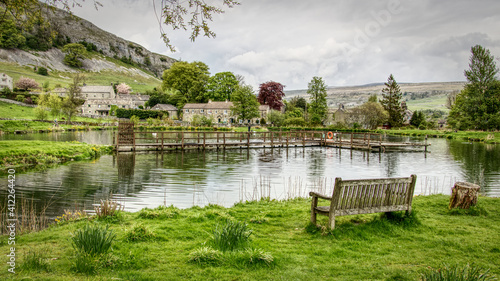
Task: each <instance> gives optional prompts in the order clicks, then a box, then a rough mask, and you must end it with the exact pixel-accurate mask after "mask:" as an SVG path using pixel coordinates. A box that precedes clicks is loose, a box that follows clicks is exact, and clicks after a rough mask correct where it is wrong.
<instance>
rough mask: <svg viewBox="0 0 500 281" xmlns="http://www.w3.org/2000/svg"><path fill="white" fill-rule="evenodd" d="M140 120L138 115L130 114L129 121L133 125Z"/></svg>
mask: <svg viewBox="0 0 500 281" xmlns="http://www.w3.org/2000/svg"><path fill="white" fill-rule="evenodd" d="M140 120H141V119H140V118H139V117H137V116H135V115H134V116H132V117H130V121H131V122H132V123H134V124H135V125H137V123H139V121H140Z"/></svg>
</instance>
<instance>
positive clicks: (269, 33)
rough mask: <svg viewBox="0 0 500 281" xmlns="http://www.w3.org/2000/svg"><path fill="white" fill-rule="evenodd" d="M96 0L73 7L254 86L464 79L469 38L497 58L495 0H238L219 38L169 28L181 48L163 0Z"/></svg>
mask: <svg viewBox="0 0 500 281" xmlns="http://www.w3.org/2000/svg"><path fill="white" fill-rule="evenodd" d="M100 2H101V3H102V4H103V7H101V8H99V10H98V11H96V10H95V9H94V8H93V5H92V4H91V3H90V2H89V0H87V1H86V2H84V5H83V7H82V8H75V9H74V10H73V11H74V13H75V14H76V15H78V16H80V17H82V18H85V19H87V20H89V21H91V22H93V23H94V24H95V25H97V26H98V27H100V28H102V29H104V30H106V31H109V32H112V33H114V34H116V35H118V36H120V37H122V38H124V39H127V40H130V41H134V42H136V43H138V44H141V45H142V46H144V47H146V48H148V49H149V50H151V51H153V52H156V53H160V54H164V55H168V56H171V57H173V58H175V59H180V60H183V61H188V62H192V61H202V62H204V63H206V64H207V65H208V66H209V67H210V71H211V73H212V74H215V73H217V72H222V71H232V72H233V73H235V74H240V75H243V76H244V77H245V81H246V82H247V83H248V84H250V85H252V86H254V87H257V86H258V85H259V84H260V83H263V82H267V81H277V82H280V83H282V84H284V85H285V86H286V88H285V90H296V89H307V84H308V82H309V81H311V79H312V77H313V76H320V77H322V78H323V80H324V81H325V83H326V84H327V85H328V86H349V85H363V84H369V83H380V82H385V81H386V80H387V77H388V76H389V74H391V73H392V74H393V75H394V77H395V78H396V80H397V81H398V82H400V83H403V82H445V81H463V80H465V79H464V75H463V71H464V70H465V69H466V68H467V67H468V60H469V56H470V48H471V47H472V46H473V45H476V44H480V45H482V46H483V47H486V48H488V49H490V51H491V53H492V54H493V55H494V56H495V57H497V58H498V57H500V32H499V30H498V28H499V26H500V13H499V11H500V1H498V0H474V1H473V0H418V1H411V0H355V1H353V0H316V1H304V0H241V1H240V3H241V5H240V6H236V7H235V8H233V9H228V10H227V11H226V13H225V14H222V15H218V16H215V17H214V21H213V23H212V25H211V27H212V29H213V30H214V31H215V32H216V33H217V37H216V38H215V39H211V38H210V39H209V38H202V37H200V38H198V39H197V40H196V41H195V42H191V41H190V40H189V32H183V31H171V30H170V29H169V28H168V27H164V30H165V31H166V32H167V33H168V34H169V37H170V38H171V40H172V43H173V44H174V45H175V46H176V48H177V52H175V53H171V52H170V51H169V49H168V48H167V47H166V46H165V44H164V42H163V41H162V39H161V38H160V29H159V23H158V20H157V18H156V16H155V9H154V7H153V2H155V3H156V8H157V9H158V8H159V5H160V2H161V1H160V0H156V1H153V0H150V1H146V0H100ZM207 2H212V3H220V2H222V0H207ZM157 12H158V11H157ZM497 65H500V61H499V60H498V59H497Z"/></svg>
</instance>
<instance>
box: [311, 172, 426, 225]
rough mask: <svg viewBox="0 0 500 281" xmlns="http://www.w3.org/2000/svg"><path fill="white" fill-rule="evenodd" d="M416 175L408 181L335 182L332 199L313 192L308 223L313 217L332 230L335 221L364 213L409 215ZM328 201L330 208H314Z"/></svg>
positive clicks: (389, 179) (313, 219)
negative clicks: (324, 218) (322, 217)
mask: <svg viewBox="0 0 500 281" xmlns="http://www.w3.org/2000/svg"><path fill="white" fill-rule="evenodd" d="M416 181H417V176H416V175H411V176H410V177H408V178H384V179H359V180H342V178H336V179H335V187H334V189H333V194H332V197H328V196H325V195H322V194H318V193H316V192H309V195H310V196H312V203H311V222H312V223H313V224H316V215H317V214H320V215H325V216H328V218H329V227H330V228H331V229H333V228H335V217H336V216H346V215H357V214H368V213H380V212H394V211H403V210H406V211H407V212H408V213H411V202H412V199H413V192H414V190H415V182H416ZM319 198H321V199H326V200H329V201H330V206H318V199H319Z"/></svg>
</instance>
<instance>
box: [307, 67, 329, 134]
mask: <svg viewBox="0 0 500 281" xmlns="http://www.w3.org/2000/svg"><path fill="white" fill-rule="evenodd" d="M307 93H308V94H309V96H310V103H309V115H310V120H311V123H312V124H315V125H319V124H322V123H323V122H324V121H325V119H326V114H327V112H328V105H327V103H326V85H325V82H323V78H321V77H317V76H315V77H313V79H312V80H311V82H309V84H308V86H307Z"/></svg>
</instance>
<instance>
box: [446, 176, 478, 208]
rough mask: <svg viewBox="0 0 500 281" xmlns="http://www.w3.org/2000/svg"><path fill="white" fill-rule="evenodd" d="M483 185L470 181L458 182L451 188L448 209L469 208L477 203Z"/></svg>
mask: <svg viewBox="0 0 500 281" xmlns="http://www.w3.org/2000/svg"><path fill="white" fill-rule="evenodd" d="M480 188H481V187H480V186H479V185H477V184H473V183H469V182H456V183H455V186H453V188H452V189H451V197H450V205H449V206H448V209H453V208H460V209H469V207H470V206H474V205H476V204H477V194H478V193H479V189H480Z"/></svg>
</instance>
